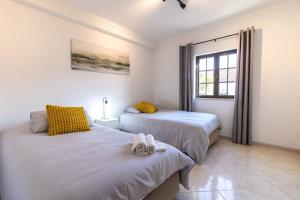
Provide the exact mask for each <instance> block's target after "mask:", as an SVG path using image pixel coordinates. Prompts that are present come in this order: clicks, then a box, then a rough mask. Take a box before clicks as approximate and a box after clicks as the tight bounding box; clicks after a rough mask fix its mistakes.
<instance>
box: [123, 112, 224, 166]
mask: <svg viewBox="0 0 300 200" xmlns="http://www.w3.org/2000/svg"><path fill="white" fill-rule="evenodd" d="M219 128H220V124H219V121H218V119H217V116H216V115H214V114H209V113H198V112H185V111H176V110H167V109H159V110H158V111H157V112H156V113H154V114H146V113H138V114H133V113H123V114H122V115H121V116H120V129H121V130H122V131H126V132H130V133H135V134H138V133H145V134H152V135H153V136H154V138H155V139H157V140H159V141H162V142H165V143H167V144H170V145H172V146H174V147H176V148H177V149H179V150H180V151H182V152H184V153H186V154H187V155H188V156H189V157H191V158H192V159H193V160H194V161H195V162H197V163H199V164H200V163H202V162H203V160H204V158H205V155H206V152H207V150H208V147H209V146H211V145H212V144H213V143H214V142H216V141H217V139H218V138H219Z"/></svg>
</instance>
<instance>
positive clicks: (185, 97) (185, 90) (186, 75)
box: [179, 43, 194, 112]
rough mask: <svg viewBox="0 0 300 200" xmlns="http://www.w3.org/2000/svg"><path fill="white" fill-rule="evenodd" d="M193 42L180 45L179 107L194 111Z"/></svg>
mask: <svg viewBox="0 0 300 200" xmlns="http://www.w3.org/2000/svg"><path fill="white" fill-rule="evenodd" d="M192 50H193V44H192V43H190V44H187V45H186V46H180V47H179V109H180V110H184V111H189V112H190V111H192V107H193V83H194V82H193V77H194V75H193V64H192V63H193V62H192V57H193V56H192Z"/></svg>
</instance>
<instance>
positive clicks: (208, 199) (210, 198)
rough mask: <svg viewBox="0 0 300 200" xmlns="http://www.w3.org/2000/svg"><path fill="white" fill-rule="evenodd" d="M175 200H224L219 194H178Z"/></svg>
mask: <svg viewBox="0 0 300 200" xmlns="http://www.w3.org/2000/svg"><path fill="white" fill-rule="evenodd" d="M175 200H224V199H223V197H222V195H221V194H220V193H219V192H179V193H178V194H177V196H176V198H175Z"/></svg>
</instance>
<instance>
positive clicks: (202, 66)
mask: <svg viewBox="0 0 300 200" xmlns="http://www.w3.org/2000/svg"><path fill="white" fill-rule="evenodd" d="M199 69H200V71H203V70H206V58H203V59H200V62H199Z"/></svg>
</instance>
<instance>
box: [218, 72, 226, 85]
mask: <svg viewBox="0 0 300 200" xmlns="http://www.w3.org/2000/svg"><path fill="white" fill-rule="evenodd" d="M219 82H227V69H220V72H219Z"/></svg>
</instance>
